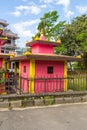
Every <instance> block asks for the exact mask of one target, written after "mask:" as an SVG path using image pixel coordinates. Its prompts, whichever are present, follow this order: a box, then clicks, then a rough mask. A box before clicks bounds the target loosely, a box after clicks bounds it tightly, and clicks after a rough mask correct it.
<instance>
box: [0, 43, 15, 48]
mask: <svg viewBox="0 0 87 130" xmlns="http://www.w3.org/2000/svg"><path fill="white" fill-rule="evenodd" d="M2 48H4V49H5V48H8V49H17V46H16V44H7V43H6V44H5V45H3V46H2Z"/></svg>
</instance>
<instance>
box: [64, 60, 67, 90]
mask: <svg viewBox="0 0 87 130" xmlns="http://www.w3.org/2000/svg"><path fill="white" fill-rule="evenodd" d="M64 77H65V78H67V61H65V63H64ZM64 91H67V79H64Z"/></svg>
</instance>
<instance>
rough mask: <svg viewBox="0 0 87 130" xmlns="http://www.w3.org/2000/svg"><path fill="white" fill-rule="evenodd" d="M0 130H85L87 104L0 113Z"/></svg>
mask: <svg viewBox="0 0 87 130" xmlns="http://www.w3.org/2000/svg"><path fill="white" fill-rule="evenodd" d="M0 130H87V104H71V105H70V104H68V105H60V106H52V107H44V108H31V109H25V110H23V109H22V110H11V111H0Z"/></svg>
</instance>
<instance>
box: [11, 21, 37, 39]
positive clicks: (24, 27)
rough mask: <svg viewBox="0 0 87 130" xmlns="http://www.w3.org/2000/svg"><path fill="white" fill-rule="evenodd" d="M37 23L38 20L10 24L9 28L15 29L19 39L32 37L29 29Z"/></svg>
mask: <svg viewBox="0 0 87 130" xmlns="http://www.w3.org/2000/svg"><path fill="white" fill-rule="evenodd" d="M38 22H39V20H38V19H36V20H31V21H25V22H19V23H16V24H12V25H11V26H12V27H13V28H14V29H15V31H16V32H17V34H18V35H19V36H20V37H32V36H33V35H34V33H33V32H32V31H31V30H30V27H31V26H33V25H34V24H37V23H38Z"/></svg>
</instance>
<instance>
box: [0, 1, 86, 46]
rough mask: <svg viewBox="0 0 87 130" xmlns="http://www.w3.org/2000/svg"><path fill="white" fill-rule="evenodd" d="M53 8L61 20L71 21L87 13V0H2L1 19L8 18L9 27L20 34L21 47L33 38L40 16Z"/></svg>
mask: <svg viewBox="0 0 87 130" xmlns="http://www.w3.org/2000/svg"><path fill="white" fill-rule="evenodd" d="M52 10H56V11H57V12H58V14H59V19H58V21H59V22H60V21H66V22H70V21H71V20H72V19H73V18H75V17H76V16H80V15H82V14H87V0H0V19H4V20H6V21H7V22H8V23H9V26H8V28H9V29H11V30H12V31H13V32H14V33H16V34H18V36H19V37H20V39H18V40H17V41H16V44H17V46H19V47H25V43H26V41H31V40H32V36H34V35H35V33H36V32H37V26H38V24H39V22H40V18H41V17H43V15H44V13H47V12H49V11H52Z"/></svg>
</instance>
